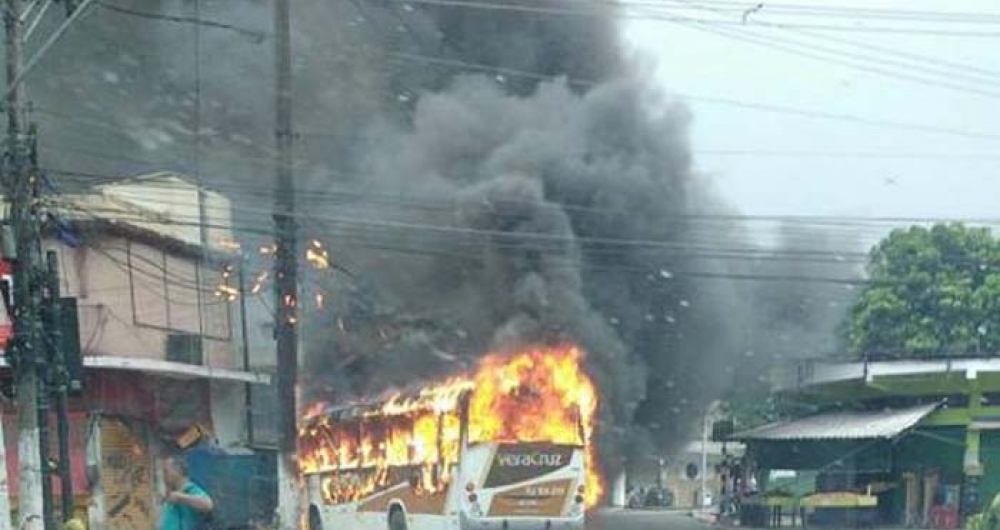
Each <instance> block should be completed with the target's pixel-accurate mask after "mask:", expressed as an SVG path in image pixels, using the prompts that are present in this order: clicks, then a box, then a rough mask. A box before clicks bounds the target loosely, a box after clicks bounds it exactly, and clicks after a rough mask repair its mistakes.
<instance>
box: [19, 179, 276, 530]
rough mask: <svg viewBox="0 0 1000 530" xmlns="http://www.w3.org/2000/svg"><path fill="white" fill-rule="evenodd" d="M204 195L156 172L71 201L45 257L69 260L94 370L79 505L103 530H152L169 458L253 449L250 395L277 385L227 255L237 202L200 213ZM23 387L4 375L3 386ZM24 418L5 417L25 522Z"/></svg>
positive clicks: (79, 400) (80, 444) (69, 290)
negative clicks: (260, 369) (247, 332)
mask: <svg viewBox="0 0 1000 530" xmlns="http://www.w3.org/2000/svg"><path fill="white" fill-rule="evenodd" d="M199 195H200V194H199V192H198V188H197V187H196V186H194V185H193V184H191V183H189V182H187V181H186V180H185V179H183V178H181V177H179V176H176V175H172V174H156V175H149V176H146V177H141V178H137V179H133V180H130V181H125V182H122V183H117V184H114V185H107V186H102V187H98V188H95V189H94V190H92V191H91V192H88V193H83V194H79V195H72V196H60V197H59V202H58V205H57V206H56V207H55V208H54V210H53V213H54V214H55V216H56V217H57V218H58V219H59V220H60V221H61V227H62V228H60V230H58V231H50V232H48V236H47V237H46V239H45V241H44V244H43V246H44V247H45V248H46V249H48V250H53V251H55V252H56V254H57V255H58V259H59V264H60V280H61V281H60V283H61V291H62V294H63V296H67V297H73V298H75V299H76V307H77V321H78V326H77V327H78V338H79V341H80V347H81V350H82V354H83V366H84V386H83V391H82V393H81V394H80V395H79V396H76V397H74V398H72V399H71V402H70V420H71V421H70V423H71V428H70V441H71V444H70V447H71V458H70V460H71V468H72V483H73V492H74V497H75V499H74V502H75V505H76V507H77V512H78V515H80V516H83V517H85V518H86V520H89V522H90V524H89V527H90V528H91V529H92V530H147V529H149V528H153V527H154V526H155V525H156V521H157V519H156V516H157V515H156V514H157V511H158V499H159V491H160V490H161V488H160V486H159V484H160V480H161V478H160V477H159V473H158V466H157V462H158V460H159V459H160V457H161V456H162V455H164V454H166V453H168V452H177V451H183V450H184V449H187V448H190V447H193V446H195V445H198V444H201V443H208V444H211V445H212V446H214V447H218V448H219V449H220V450H222V451H237V450H243V448H245V447H246V445H247V440H248V433H249V425H248V421H247V418H249V417H250V415H249V414H248V412H249V411H247V406H246V394H247V392H249V391H250V389H251V388H252V387H253V386H259V385H260V386H266V385H267V384H268V383H269V377H268V376H267V375H266V374H261V373H257V372H255V371H253V370H252V369H249V367H248V365H247V362H246V359H245V355H244V354H243V352H242V348H241V343H240V340H237V339H242V338H241V337H239V336H238V333H237V332H238V330H239V329H240V326H239V325H238V324H239V319H240V318H242V315H241V314H240V313H239V305H240V304H238V303H235V300H236V297H237V295H238V293H239V291H238V286H237V285H235V283H234V282H235V275H234V274H233V272H232V271H233V270H234V267H235V266H238V265H239V259H238V257H237V256H235V255H233V254H230V253H227V252H225V250H224V245H222V242H223V241H230V240H232V234H231V233H230V232H229V229H228V228H227V227H228V226H230V221H229V208H230V206H229V203H228V201H227V200H226V199H225V198H224V197H222V196H221V195H219V194H216V193H206V194H204V195H202V198H203V199H204V201H205V203H204V204H202V205H201V207H200V206H199ZM202 212H204V214H203V213H202ZM201 226H207V227H209V228H208V229H207V230H205V231H202V230H201V228H200V227H201ZM67 231H68V232H71V234H72V237H65V236H66V232H67ZM57 232H58V233H57ZM59 235H62V236H64V237H58V236H59ZM13 288H14V289H16V288H17V287H16V286H13ZM0 366H3V367H5V366H6V362H2V363H0ZM12 385H13V381H12V374H11V373H10V370H9V369H4V370H3V372H2V373H0V388H2V390H3V391H4V392H5V393H9V392H10V391H11V389H12V388H13V386H12ZM17 413H18V411H17V410H16V409H15V408H14V407H13V406H12V405H10V404H8V405H7V406H6V407H5V410H4V418H3V420H4V427H5V429H4V434H5V436H4V438H5V448H6V454H7V471H8V491H9V492H10V496H11V499H10V500H11V506H12V508H14V509H15V510H16V507H17V506H18V502H17V498H16V495H17V493H18V458H17V436H18V433H17V430H16V425H17V421H16V417H17ZM53 432H55V431H54V430H53ZM53 438H54V436H53ZM54 443H55V440H53V444H54ZM54 449H55V447H54V445H53V451H52V454H56V453H55V450H54ZM55 491H56V493H57V498H58V492H59V488H58V487H57V488H55ZM22 519H23V516H22V514H16V515H15V518H14V521H15V524H16V523H17V522H19V521H20V520H22ZM16 527H17V526H15V528H16Z"/></svg>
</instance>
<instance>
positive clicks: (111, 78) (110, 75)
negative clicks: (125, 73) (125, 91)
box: [104, 70, 121, 85]
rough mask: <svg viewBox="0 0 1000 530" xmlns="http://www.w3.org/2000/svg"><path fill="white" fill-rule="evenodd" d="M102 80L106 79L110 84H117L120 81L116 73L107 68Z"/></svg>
mask: <svg viewBox="0 0 1000 530" xmlns="http://www.w3.org/2000/svg"><path fill="white" fill-rule="evenodd" d="M104 80H105V81H107V82H108V83H111V84H112V85H117V84H118V82H119V81H121V79H120V78H119V77H118V74H116V73H114V72H112V71H109V70H105V71H104Z"/></svg>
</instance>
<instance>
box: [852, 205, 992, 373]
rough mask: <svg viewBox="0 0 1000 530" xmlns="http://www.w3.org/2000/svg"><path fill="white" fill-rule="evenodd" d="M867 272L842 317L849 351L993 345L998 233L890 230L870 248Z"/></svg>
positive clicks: (968, 350) (984, 349) (929, 352)
mask: <svg viewBox="0 0 1000 530" xmlns="http://www.w3.org/2000/svg"><path fill="white" fill-rule="evenodd" d="M868 275H869V278H870V280H871V284H870V285H869V286H868V287H867V288H866V289H865V291H864V292H863V293H862V295H861V297H860V299H859V300H858V302H857V303H856V304H855V306H854V308H853V309H852V311H851V314H850V316H849V319H848V322H847V325H846V333H847V340H848V346H849V348H850V350H851V351H852V352H853V353H855V354H865V353H867V354H876V355H891V356H910V357H931V356H940V355H984V354H993V353H998V352H1000V241H998V240H997V238H995V237H994V236H993V235H992V233H991V232H990V230H989V229H986V228H970V227H966V226H964V225H961V224H948V225H944V224H939V225H935V226H933V227H932V228H930V229H928V228H924V227H912V228H909V229H899V230H894V231H893V232H892V233H890V234H889V236H888V237H886V238H885V239H883V240H882V241H881V242H880V243H879V244H878V245H876V246H875V248H874V249H872V252H871V260H870V263H869V265H868Z"/></svg>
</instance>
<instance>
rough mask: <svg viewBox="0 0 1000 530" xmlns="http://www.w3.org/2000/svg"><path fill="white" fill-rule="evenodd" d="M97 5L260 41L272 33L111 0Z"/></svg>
mask: <svg viewBox="0 0 1000 530" xmlns="http://www.w3.org/2000/svg"><path fill="white" fill-rule="evenodd" d="M97 5H98V6H100V7H101V8H103V9H106V10H108V11H111V12H114V13H120V14H123V15H128V16H132V17H137V18H144V19H148V20H160V21H166V22H175V23H179V24H191V25H195V26H201V27H206V28H214V29H223V30H227V31H232V32H234V33H237V34H240V35H243V36H246V37H252V38H253V40H255V41H256V42H258V43H260V42H263V41H264V39H266V38H267V37H269V36H270V33H268V32H266V31H261V30H256V29H250V28H244V27H241V26H237V25H235V24H227V23H225V22H217V21H214V20H205V19H203V18H201V17H185V16H179V15H166V14H162V13H151V12H149V11H141V10H138V9H132V8H128V7H122V6H119V5H115V4H112V3H109V2H100V1H99V2H97Z"/></svg>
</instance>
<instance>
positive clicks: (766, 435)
mask: <svg viewBox="0 0 1000 530" xmlns="http://www.w3.org/2000/svg"><path fill="white" fill-rule="evenodd" d="M939 405H940V404H938V403H934V404H931V405H919V406H916V407H908V408H903V409H895V410H879V411H838V412H828V413H824V414H817V415H814V416H808V417H805V418H799V419H796V420H791V421H786V422H779V423H772V424H770V425H764V426H762V427H757V428H755V429H750V430H748V431H744V432H740V433H736V434H734V435H733V436H731V439H733V440H740V441H791V440H863V439H875V438H894V437H896V436H898V435H899V434H901V433H902V432H904V431H906V430H908V429H910V428H912V427H913V426H914V425H916V424H917V423H919V422H920V420H922V419H924V418H925V417H927V415H929V414H930V413H932V412H934V411H935V410H936V409H937V408H938V406H939Z"/></svg>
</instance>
